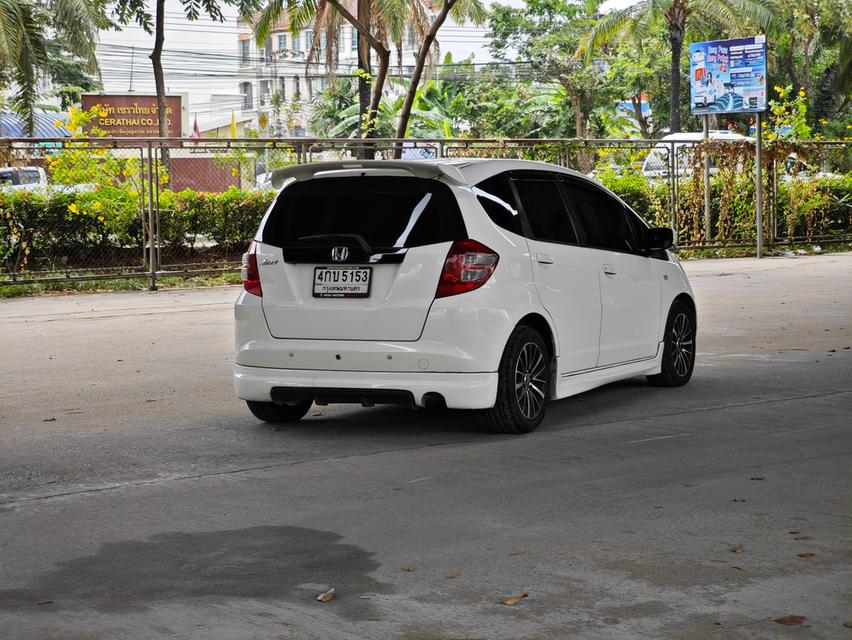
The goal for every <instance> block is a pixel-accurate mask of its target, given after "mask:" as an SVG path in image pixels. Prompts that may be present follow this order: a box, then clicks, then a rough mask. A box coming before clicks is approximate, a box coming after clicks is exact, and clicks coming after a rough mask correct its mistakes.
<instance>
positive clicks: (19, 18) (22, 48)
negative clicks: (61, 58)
mask: <svg viewBox="0 0 852 640" xmlns="http://www.w3.org/2000/svg"><path fill="white" fill-rule="evenodd" d="M107 23H108V20H107V17H106V14H105V13H104V10H103V5H102V3H100V2H98V0H48V1H47V2H46V3H44V4H34V3H32V2H29V1H28V0H0V77H2V79H3V80H5V81H9V80H11V81H12V82H14V85H15V93H14V95H13V97H12V106H13V107H14V108H15V109H16V110H17V111H19V112H20V113H21V114H23V117H24V124H25V129H26V132H27V134H28V135H32V133H33V129H34V126H35V106H36V101H37V100H38V79H39V75H40V74H41V73H43V72H47V70H48V66H49V65H48V62H49V56H48V53H47V51H48V49H47V39H46V37H45V32H46V31H49V30H51V31H53V32H54V33H55V34H56V35H57V36H58V37H59V38H61V39H62V42H63V44H64V46H65V48H67V50H68V52H69V53H71V54H73V55H75V56H78V57H79V58H81V59H82V60H83V62H84V63H85V68H86V70H87V71H90V72H95V71H97V68H98V63H97V59H96V58H95V43H96V42H97V30H98V28H99V27H104V26H106V25H107Z"/></svg>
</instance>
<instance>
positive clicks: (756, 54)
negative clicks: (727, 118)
mask: <svg viewBox="0 0 852 640" xmlns="http://www.w3.org/2000/svg"><path fill="white" fill-rule="evenodd" d="M689 85H690V87H689V88H690V92H689V94H690V100H689V106H690V108H691V109H692V113H693V114H695V115H704V114H714V113H715V114H725V113H756V112H762V111H766V36H752V37H750V38H736V39H734V40H717V41H714V42H693V43H690V45H689Z"/></svg>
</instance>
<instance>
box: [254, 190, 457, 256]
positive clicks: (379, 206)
mask: <svg viewBox="0 0 852 640" xmlns="http://www.w3.org/2000/svg"><path fill="white" fill-rule="evenodd" d="M328 234H334V235H341V234H357V235H360V236H361V237H362V238H364V240H366V242H367V244H369V245H370V246H371V247H374V248H377V247H417V246H422V245H427V244H434V243H438V242H446V241H451V240H459V239H463V238H466V237H467V231H466V230H465V226H464V222H463V220H462V216H461V211H460V210H459V206H458V203H457V202H456V198H455V196H454V195H453V194H452V192H451V191H450V189H449V187H447V186H446V185H444V184H441V183H440V182H435V181H434V180H425V179H422V178H396V177H393V178H390V177H379V176H374V177H371V176H365V177H358V178H317V179H314V180H308V181H305V182H295V183H293V184H291V185H290V186H288V187H287V188H286V189H284V190H283V191H282V192H281V193H280V195H279V196H278V199H277V200H276V202H275V206H274V207H273V209H272V212H271V214H270V216H269V219H268V221H267V223H266V226H265V227H264V229H263V242H265V243H267V244H271V245H274V246H278V247H283V246H294V245H297V244H298V243H299V241H300V239H303V238H306V237H308V236H317V235H328Z"/></svg>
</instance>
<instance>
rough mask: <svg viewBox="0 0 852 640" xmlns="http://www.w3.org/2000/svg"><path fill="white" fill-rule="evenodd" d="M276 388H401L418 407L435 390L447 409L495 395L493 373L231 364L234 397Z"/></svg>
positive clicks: (482, 403) (480, 405)
mask: <svg viewBox="0 0 852 640" xmlns="http://www.w3.org/2000/svg"><path fill="white" fill-rule="evenodd" d="M279 387H286V388H290V389H293V388H303V389H305V390H306V392H307V390H311V389H322V390H323V392H324V393H326V394H327V393H328V391H329V390H332V389H336V390H341V391H345V390H347V389H349V390H356V389H357V390H361V389H369V390H371V391H373V392H376V393H378V392H381V391H389V392H392V391H403V392H408V393H410V394H411V396H412V398H413V399H414V404H415V405H417V406H418V407H423V406H425V405H426V402H425V401H424V399H423V397H424V396H425V395H426V394H429V393H439V394H441V396H442V397H443V398H444V401H445V402H446V405H447V408H449V409H488V408H490V407H493V406H494V401H495V399H496V397H497V373H496V372H490V373H432V372H423V373H403V372H374V371H321V370H310V369H272V368H266V367H247V366H244V365H239V364H237V365H234V389H235V390H236V393H237V397H238V398H241V399H243V400H254V401H256V402H271V401H272V390H273V389H274V388H279ZM338 395H339V396H340V395H346V394H345V393H341V394H338ZM353 402H357V400H355V399H353Z"/></svg>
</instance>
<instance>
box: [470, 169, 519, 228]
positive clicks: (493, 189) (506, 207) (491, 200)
mask: <svg viewBox="0 0 852 640" xmlns="http://www.w3.org/2000/svg"><path fill="white" fill-rule="evenodd" d="M473 193H474V194H475V195H476V199H477V200H478V201H479V204H480V205H482V208H483V209H485V213H487V214H488V217H489V218H491V222H493V223H494V224H496V225H497V226H498V227H502V228H503V229H506V230H508V231H511V232H512V233H517V234H518V235H519V236H520V235H523V227H522V226H521V216H520V214H519V213H518V210H517V204H515V194H514V193H512V185H510V184H509V178H508V176H507V175H506V174H504V173H503V174H500V175H496V176H493V177H491V178H488V180H483V181H482V182H480V183H479V184H478V185H476V186H475V187H474V188H473Z"/></svg>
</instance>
